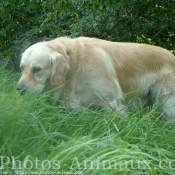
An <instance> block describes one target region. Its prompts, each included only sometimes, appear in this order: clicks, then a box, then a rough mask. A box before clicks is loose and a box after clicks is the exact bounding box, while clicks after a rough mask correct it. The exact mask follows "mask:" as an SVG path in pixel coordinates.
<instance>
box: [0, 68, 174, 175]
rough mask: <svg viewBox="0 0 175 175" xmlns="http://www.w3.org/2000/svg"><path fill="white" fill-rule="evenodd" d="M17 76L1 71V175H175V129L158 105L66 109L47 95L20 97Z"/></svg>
mask: <svg viewBox="0 0 175 175" xmlns="http://www.w3.org/2000/svg"><path fill="white" fill-rule="evenodd" d="M18 78H19V76H18V75H17V74H12V73H10V72H7V71H4V70H1V71H0V87H1V88H0V162H1V163H0V173H2V174H3V173H4V174H5V173H6V174H19V173H23V174H24V173H25V174H41V173H42V174H83V175H84V174H85V175H99V174H100V175H120V174H127V175H132V174H133V175H143V174H145V175H147V174H150V175H156V174H159V175H168V174H172V175H173V173H174V170H175V134H174V133H175V128H171V129H169V128H167V127H166V125H165V121H164V120H163V119H162V118H161V115H160V114H159V113H158V110H157V108H158V106H156V105H155V106H154V107H153V108H152V109H151V110H150V111H149V112H147V113H145V114H144V115H143V113H142V111H135V110H134V109H132V107H128V108H130V110H129V111H128V112H127V116H125V115H124V114H123V115H121V114H116V113H114V112H111V111H100V110H95V109H91V108H90V109H75V110H68V109H66V108H65V107H64V105H62V104H59V105H52V103H51V102H50V100H49V94H47V93H46V94H40V95H27V94H26V95H24V96H20V95H19V94H18V92H17V91H16V86H17V81H18Z"/></svg>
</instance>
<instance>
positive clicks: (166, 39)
mask: <svg viewBox="0 0 175 175" xmlns="http://www.w3.org/2000/svg"><path fill="white" fill-rule="evenodd" d="M174 6H175V1H172V0H165V1H160V0H145V1H142V0H133V1H128V0H119V1H115V0H94V1H89V0H84V1H82V0H81V1H80V0H68V1H63V0H60V1H57V0H45V1H41V0H30V1H28V0H18V1H17V0H11V1H1V2H0V20H1V23H0V51H1V52H0V63H4V62H6V60H7V59H10V62H9V63H11V64H10V65H12V66H11V68H12V67H13V68H15V70H16V68H17V65H18V63H19V58H20V53H22V52H23V51H24V50H25V49H26V48H27V47H28V46H30V45H31V44H33V43H35V42H38V41H42V40H47V39H52V38H55V37H58V36H65V35H66V36H72V37H77V36H89V37H98V38H102V39H107V40H112V41H125V42H141V43H148V44H154V45H158V46H162V47H165V48H167V49H169V50H171V51H174V50H175V48H174V45H175V40H174V38H175V34H174V31H175V20H174V16H175V11H174V9H173V8H174Z"/></svg>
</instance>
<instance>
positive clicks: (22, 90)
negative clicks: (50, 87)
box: [17, 83, 26, 95]
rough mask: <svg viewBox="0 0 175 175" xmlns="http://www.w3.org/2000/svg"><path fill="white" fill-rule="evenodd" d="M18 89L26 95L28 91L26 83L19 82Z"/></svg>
mask: <svg viewBox="0 0 175 175" xmlns="http://www.w3.org/2000/svg"><path fill="white" fill-rule="evenodd" d="M17 90H18V91H20V93H21V95H24V94H25V92H26V85H25V84H24V83H19V84H18V87H17Z"/></svg>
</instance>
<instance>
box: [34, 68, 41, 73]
mask: <svg viewBox="0 0 175 175" xmlns="http://www.w3.org/2000/svg"><path fill="white" fill-rule="evenodd" d="M39 71H41V68H40V67H34V68H33V73H38V72H39Z"/></svg>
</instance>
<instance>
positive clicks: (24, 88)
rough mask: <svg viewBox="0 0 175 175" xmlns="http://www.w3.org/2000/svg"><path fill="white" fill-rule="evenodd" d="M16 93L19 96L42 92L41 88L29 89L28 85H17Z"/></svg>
mask: <svg viewBox="0 0 175 175" xmlns="http://www.w3.org/2000/svg"><path fill="white" fill-rule="evenodd" d="M17 91H18V92H19V93H20V95H25V94H26V93H27V94H28V93H29V94H40V93H42V92H43V88H36V87H30V86H29V85H26V84H23V83H19V84H18V87H17Z"/></svg>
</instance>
